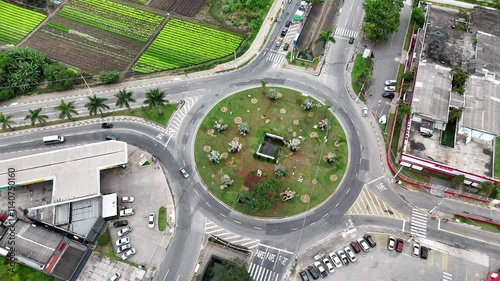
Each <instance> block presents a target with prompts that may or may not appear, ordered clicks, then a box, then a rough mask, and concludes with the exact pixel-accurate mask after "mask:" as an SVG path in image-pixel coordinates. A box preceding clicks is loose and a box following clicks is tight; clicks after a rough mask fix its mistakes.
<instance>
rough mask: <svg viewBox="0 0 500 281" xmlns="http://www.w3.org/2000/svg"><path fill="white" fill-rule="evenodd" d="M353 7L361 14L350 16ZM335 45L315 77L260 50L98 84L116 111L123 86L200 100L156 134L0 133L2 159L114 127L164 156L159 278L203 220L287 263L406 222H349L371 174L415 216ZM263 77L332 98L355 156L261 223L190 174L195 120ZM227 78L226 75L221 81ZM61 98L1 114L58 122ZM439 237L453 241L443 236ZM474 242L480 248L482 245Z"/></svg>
mask: <svg viewBox="0 0 500 281" xmlns="http://www.w3.org/2000/svg"><path fill="white" fill-rule="evenodd" d="M360 5H361V1H359V0H357V1H354V2H349V3H348V4H346V6H345V7H344V9H343V11H342V12H340V15H339V20H338V23H339V26H342V27H344V28H349V29H351V28H352V29H355V28H356V27H357V26H359V25H360V23H361V18H362V13H360V12H359V6H360ZM285 6H286V7H285V15H286V13H287V12H286V11H289V12H290V15H291V10H292V5H285ZM352 11H357V12H356V13H353V12H352ZM285 21H286V18H282V20H281V21H280V22H279V23H278V25H277V27H276V29H275V30H274V31H273V33H272V36H276V34H278V32H280V30H281V29H282V27H283V25H284V23H285ZM394 40H396V39H394ZM273 43H274V40H270V41H269V42H268V43H267V45H266V47H265V48H264V51H265V50H270V49H271V48H272V44H273ZM329 46H330V47H329V48H328V49H327V50H326V53H327V58H326V62H325V66H324V67H323V69H322V74H321V75H320V76H319V77H316V76H313V75H310V74H307V73H305V72H302V71H298V70H290V69H276V68H272V67H271V65H272V63H271V62H270V61H269V60H267V59H265V58H264V57H263V56H258V57H257V58H256V59H255V60H254V61H253V62H252V63H250V64H249V65H247V66H246V67H245V68H243V69H240V70H238V71H233V72H228V73H224V74H218V75H214V76H209V77H203V78H197V79H187V80H186V79H183V78H182V79H181V78H179V79H177V80H169V81H158V80H154V82H152V81H153V80H142V81H130V82H127V83H124V84H119V85H111V86H104V87H98V88H94V89H93V91H94V92H95V93H98V95H99V96H100V97H105V98H108V101H107V104H108V105H109V106H110V107H111V108H112V109H116V108H115V107H114V102H115V100H114V97H113V94H114V93H116V92H117V91H118V90H119V89H120V88H122V87H127V88H128V89H131V90H133V91H134V95H135V98H136V99H137V100H138V102H137V103H136V104H134V106H135V107H139V106H140V105H141V101H142V100H143V99H144V96H145V93H146V92H147V91H148V90H149V89H153V88H159V89H160V90H165V91H166V92H167V93H168V99H169V100H171V101H178V100H180V99H186V98H193V99H195V100H196V102H194V104H193V105H192V107H191V108H189V111H188V112H187V114H186V115H185V116H184V119H183V120H182V122H181V125H180V126H179V127H178V129H177V130H176V131H174V132H173V133H172V134H171V135H170V136H168V135H162V136H161V137H160V138H158V137H157V136H158V135H160V134H163V133H165V131H159V130H158V129H157V128H155V127H152V126H148V125H146V124H141V123H134V122H122V121H114V123H115V127H114V128H113V129H111V130H103V129H101V128H100V126H99V124H89V125H82V126H80V127H70V126H62V127H60V128H55V129H47V130H44V131H33V132H29V133H25V134H22V138H20V137H19V136H11V137H9V136H7V137H5V136H1V137H0V139H1V144H0V159H4V158H5V157H13V156H14V155H16V156H17V155H23V154H32V153H33V151H34V150H36V151H47V150H51V149H57V148H60V147H61V146H67V145H79V144H83V143H89V142H96V141H100V140H102V139H103V138H104V136H105V135H107V134H110V133H112V134H114V135H116V136H117V137H118V138H119V140H123V141H126V142H128V143H130V144H132V145H135V146H138V147H140V148H142V149H145V150H147V151H149V152H150V153H152V154H153V155H155V156H156V157H158V159H159V161H160V162H161V163H162V165H163V167H164V168H165V169H166V170H167V175H168V182H169V185H170V187H171V189H172V194H173V196H174V202H175V205H176V214H177V222H176V230H175V234H174V237H173V239H172V241H171V244H170V246H169V247H168V249H167V251H166V253H165V257H164V259H163V262H162V264H161V266H160V267H159V270H158V272H157V273H156V275H155V280H188V279H189V276H190V275H191V273H192V271H193V269H194V267H195V264H196V262H197V257H198V254H199V252H200V249H201V244H202V241H203V237H204V231H205V229H204V219H205V217H207V218H208V219H210V220H211V221H213V222H215V223H217V224H218V225H219V226H222V227H224V228H225V229H227V230H228V231H231V232H233V233H236V234H241V235H244V236H245V237H253V238H259V239H260V240H261V243H262V244H266V245H269V246H272V247H275V248H278V249H283V250H286V251H287V252H290V253H291V254H290V255H291V256H290V257H288V259H287V261H288V262H290V261H291V257H292V256H294V255H297V254H299V253H301V252H303V251H305V250H306V249H308V248H309V247H311V246H312V245H313V244H315V243H317V241H320V240H321V239H322V238H323V237H324V236H325V235H328V234H329V233H333V232H336V231H340V230H343V229H344V228H345V227H346V226H348V225H350V224H351V223H354V224H374V225H375V224H383V225H385V227H393V226H394V227H400V226H397V225H396V223H394V222H387V221H383V220H382V221H379V220H359V221H355V220H354V221H353V220H350V218H348V217H345V216H344V214H345V213H346V211H347V210H348V209H349V208H350V206H351V205H352V203H353V202H354V201H355V200H356V198H357V196H358V194H359V193H360V191H361V189H362V187H363V186H364V185H365V184H368V188H372V189H375V188H376V187H373V186H370V185H369V183H370V182H373V181H374V180H382V181H384V182H385V186H387V187H389V188H388V189H387V190H386V192H385V193H383V194H381V195H380V196H381V197H383V198H385V200H390V201H391V203H392V204H393V205H394V206H396V207H397V208H398V210H400V211H401V212H403V213H405V214H407V215H409V214H410V213H411V208H412V207H411V206H410V205H409V204H407V202H406V201H405V200H403V198H401V196H399V195H398V194H397V193H396V192H395V191H394V190H393V189H392V188H390V186H391V183H390V179H391V177H390V176H387V173H386V166H385V164H384V162H383V157H382V154H381V153H380V151H379V144H380V140H379V136H378V134H377V132H376V130H378V127H377V126H376V120H374V119H372V118H371V117H368V118H363V117H362V116H361V107H362V106H361V105H360V104H357V103H355V102H354V101H353V99H352V98H351V97H350V96H349V95H348V93H347V91H346V88H345V84H344V77H345V67H346V65H347V62H348V61H349V59H350V57H351V54H352V52H353V49H354V45H350V44H348V42H347V41H346V40H337V43H336V44H333V45H332V44H330V45H329ZM391 48H395V47H391ZM398 52H399V50H398ZM393 54H394V53H393ZM382 57H383V56H382ZM393 57H394V56H393ZM387 69H390V70H388V71H394V73H395V72H396V71H397V68H394V69H393V67H392V65H389V66H388V67H387ZM387 75H388V74H386V75H383V74H382V73H381V74H380V77H378V76H376V77H375V81H377V83H379V82H380V81H383V80H385V79H387V78H386V77H387ZM382 77H383V78H382ZM380 79H382V80H380ZM261 80H264V81H266V82H267V83H268V85H269V86H282V87H288V88H292V89H295V90H298V91H301V92H303V93H305V94H308V95H311V96H314V97H315V98H317V99H318V100H320V101H321V102H323V103H325V104H328V105H331V106H332V107H331V108H330V110H331V111H332V112H333V113H334V114H335V116H336V117H337V118H338V119H339V121H340V122H341V124H342V125H343V127H344V129H345V131H346V135H347V139H348V145H349V153H350V156H349V163H348V169H347V172H346V175H345V177H344V179H343V182H342V184H341V186H340V187H339V188H338V190H337V192H336V193H335V194H334V195H333V196H332V197H330V198H329V199H328V200H327V201H325V202H324V203H323V204H322V205H320V206H318V207H316V208H315V209H313V210H311V211H310V212H308V213H306V214H300V215H297V216H294V217H291V218H285V219H267V220H264V219H255V218H252V217H249V216H246V215H243V214H240V213H237V212H234V211H232V210H230V209H229V208H227V206H225V205H223V204H222V203H221V202H219V201H218V200H217V199H215V198H213V197H212V196H211V195H210V194H209V193H208V191H207V190H206V188H205V187H204V186H203V185H202V184H201V181H200V180H199V178H198V176H197V174H196V173H195V172H194V171H195V167H194V164H193V163H194V154H193V145H194V138H195V135H194V132H195V130H193V128H197V127H198V125H199V124H200V123H201V121H202V118H203V116H204V114H206V113H207V112H208V111H209V110H210V108H212V107H213V106H214V105H215V104H216V103H217V102H218V101H219V100H221V99H223V98H224V97H226V96H228V95H230V94H232V93H234V92H237V91H241V90H243V89H246V88H251V87H259V86H260V81H261ZM221 81H223V82H222V83H221ZM382 83H383V82H382ZM79 93H80V94H83V96H82V95H80V96H73V97H68V98H65V100H66V101H75V104H76V105H77V107H78V110H79V112H81V113H82V115H83V114H85V112H86V109H84V108H83V104H84V103H86V97H85V93H84V91H79ZM58 104H59V100H57V99H51V98H48V97H47V98H46V99H45V100H40V101H35V102H32V103H26V104H17V105H16V104H14V105H11V106H8V107H3V108H2V109H1V111H2V112H3V113H4V114H12V115H14V116H15V117H14V120H15V121H16V122H18V121H21V119H24V116H25V115H26V114H27V110H28V109H33V108H38V107H43V108H45V109H46V110H47V111H46V112H47V113H48V115H49V117H50V119H53V118H55V115H54V113H53V109H52V108H53V107H55V106H57V105H58ZM369 104H370V103H369ZM47 113H46V114H47ZM49 132H50V133H49ZM56 133H57V134H61V135H64V136H66V137H67V141H66V142H65V143H64V144H63V145H55V146H50V147H49V146H44V145H43V144H42V142H41V138H42V136H44V135H47V134H56ZM180 166H184V167H186V168H187V169H188V171H189V172H190V173H191V175H192V177H191V178H190V179H189V180H185V179H184V178H182V177H181V175H180V174H179V172H178V168H179V167H180ZM393 224H394V225H393ZM439 238H440V239H447V238H446V236H443V237H439ZM464 243H465V242H464ZM471 246H472V247H476V246H477V245H471ZM179 256H181V257H182V258H179ZM263 264H264V263H263ZM270 267H271V265H269V266H267V267H265V268H267V269H270ZM273 267H274V266H273ZM285 268H286V265H284V266H282V267H280V269H279V270H280V272H276V273H279V274H280V276H283V271H284V270H285Z"/></svg>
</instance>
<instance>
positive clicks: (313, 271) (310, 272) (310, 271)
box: [307, 265, 319, 280]
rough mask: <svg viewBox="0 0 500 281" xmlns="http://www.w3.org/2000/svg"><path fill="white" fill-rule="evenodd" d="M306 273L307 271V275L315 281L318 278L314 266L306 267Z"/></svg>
mask: <svg viewBox="0 0 500 281" xmlns="http://www.w3.org/2000/svg"><path fill="white" fill-rule="evenodd" d="M307 271H309V274H311V277H312V278H313V279H314V280H316V279H318V278H319V273H318V271H317V270H316V268H314V266H312V265H309V266H307Z"/></svg>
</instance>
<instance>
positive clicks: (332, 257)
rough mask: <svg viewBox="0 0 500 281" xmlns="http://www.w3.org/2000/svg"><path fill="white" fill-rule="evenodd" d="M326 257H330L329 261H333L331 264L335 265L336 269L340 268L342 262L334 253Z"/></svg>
mask: <svg viewBox="0 0 500 281" xmlns="http://www.w3.org/2000/svg"><path fill="white" fill-rule="evenodd" d="M328 256H330V259H331V260H332V261H333V264H334V265H335V267H337V268H341V267H342V261H341V260H340V258H339V256H338V255H337V254H336V253H335V252H331V253H329V254H328Z"/></svg>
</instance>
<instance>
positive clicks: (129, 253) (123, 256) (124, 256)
mask: <svg viewBox="0 0 500 281" xmlns="http://www.w3.org/2000/svg"><path fill="white" fill-rule="evenodd" d="M135 253H137V251H136V250H135V249H134V248H132V249H130V250H128V251H127V252H126V253H125V254H123V255H122V260H128V259H129V258H130V257H131V256H133V255H135Z"/></svg>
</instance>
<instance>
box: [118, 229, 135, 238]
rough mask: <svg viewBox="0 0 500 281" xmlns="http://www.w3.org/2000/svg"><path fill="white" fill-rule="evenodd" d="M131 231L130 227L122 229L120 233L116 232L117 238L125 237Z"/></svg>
mask: <svg viewBox="0 0 500 281" xmlns="http://www.w3.org/2000/svg"><path fill="white" fill-rule="evenodd" d="M131 231H132V227H130V226H127V227H124V228H122V229H120V231H118V237H122V236H123V235H126V234H128V233H130V232H131Z"/></svg>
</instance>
